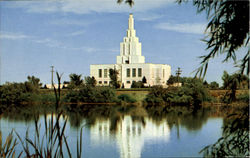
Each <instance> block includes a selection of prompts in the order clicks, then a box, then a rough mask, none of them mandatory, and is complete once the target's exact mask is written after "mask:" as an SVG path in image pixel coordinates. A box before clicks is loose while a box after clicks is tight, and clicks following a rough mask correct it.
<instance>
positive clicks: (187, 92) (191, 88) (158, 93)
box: [145, 78, 212, 105]
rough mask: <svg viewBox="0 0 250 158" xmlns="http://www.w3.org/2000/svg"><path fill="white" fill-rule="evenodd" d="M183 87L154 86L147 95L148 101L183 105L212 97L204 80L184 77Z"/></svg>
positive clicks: (209, 99)
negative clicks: (165, 87) (166, 87)
mask: <svg viewBox="0 0 250 158" xmlns="http://www.w3.org/2000/svg"><path fill="white" fill-rule="evenodd" d="M183 80H185V81H184V82H183V84H182V86H181V87H170V88H168V89H164V88H162V87H157V86H156V87H153V88H152V90H151V91H150V93H149V94H148V95H147V97H146V99H145V100H146V102H148V103H169V104H181V105H200V104H201V103H202V102H204V101H211V100H212V97H211V96H210V95H209V93H208V89H207V88H206V87H205V86H204V85H203V82H202V81H201V80H199V79H196V78H183Z"/></svg>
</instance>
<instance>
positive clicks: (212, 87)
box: [209, 81, 219, 89]
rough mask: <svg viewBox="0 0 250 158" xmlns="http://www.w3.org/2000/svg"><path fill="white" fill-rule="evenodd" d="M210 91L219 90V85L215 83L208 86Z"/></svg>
mask: <svg viewBox="0 0 250 158" xmlns="http://www.w3.org/2000/svg"><path fill="white" fill-rule="evenodd" d="M209 87H210V89H219V84H218V83H217V82H215V81H213V82H211V83H210V84H209Z"/></svg>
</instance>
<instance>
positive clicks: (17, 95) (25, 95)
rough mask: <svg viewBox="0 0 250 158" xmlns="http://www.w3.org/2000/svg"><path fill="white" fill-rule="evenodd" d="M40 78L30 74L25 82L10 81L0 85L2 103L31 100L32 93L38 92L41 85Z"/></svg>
mask: <svg viewBox="0 0 250 158" xmlns="http://www.w3.org/2000/svg"><path fill="white" fill-rule="evenodd" d="M39 82H40V79H38V78H36V77H34V76H32V77H30V76H28V81H26V82H24V83H9V82H7V83H6V84H4V85H2V86H1V87H0V103H2V104H14V103H21V102H23V101H29V100H30V97H31V95H32V94H37V93H38V92H39V88H40V87H41V85H42V84H41V83H39Z"/></svg>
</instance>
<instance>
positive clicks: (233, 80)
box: [222, 71, 249, 102]
mask: <svg viewBox="0 0 250 158" xmlns="http://www.w3.org/2000/svg"><path fill="white" fill-rule="evenodd" d="M222 80H223V88H224V89H228V90H229V93H228V95H229V102H231V101H235V100H236V90H237V89H240V88H241V87H244V86H242V84H245V83H248V82H249V78H248V76H246V75H243V74H240V73H235V74H232V75H229V74H228V73H227V72H226V71H224V73H223V76H222Z"/></svg>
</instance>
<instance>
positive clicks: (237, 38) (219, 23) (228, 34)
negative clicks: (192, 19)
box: [177, 0, 249, 76]
mask: <svg viewBox="0 0 250 158" xmlns="http://www.w3.org/2000/svg"><path fill="white" fill-rule="evenodd" d="M177 1H178V2H179V3H181V2H182V1H185V0H177ZM193 5H194V6H195V7H197V12H198V13H201V12H206V14H207V18H208V20H209V23H208V24H207V28H206V31H207V34H208V35H207V36H206V37H205V39H204V40H203V41H204V42H205V43H206V44H207V50H210V52H209V53H208V54H207V55H204V56H201V58H202V62H201V66H200V67H199V68H198V69H197V70H198V71H197V73H196V74H199V75H200V76H201V75H202V74H203V75H205V74H206V71H207V67H208V63H209V60H210V59H211V58H214V57H216V56H217V55H219V54H226V57H225V59H224V61H228V60H229V59H232V60H233V61H234V62H236V54H235V52H236V51H237V50H238V49H239V48H241V47H242V46H243V47H247V44H248V42H249V2H248V1H232V0H222V1H217V0H212V1H211V0H193ZM224 61H223V62H224ZM240 67H241V73H243V72H244V70H246V72H247V74H249V49H248V50H246V53H245V56H244V58H243V59H242V60H241V62H240Z"/></svg>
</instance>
